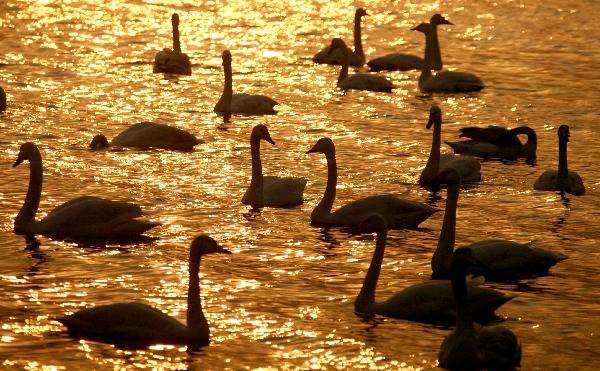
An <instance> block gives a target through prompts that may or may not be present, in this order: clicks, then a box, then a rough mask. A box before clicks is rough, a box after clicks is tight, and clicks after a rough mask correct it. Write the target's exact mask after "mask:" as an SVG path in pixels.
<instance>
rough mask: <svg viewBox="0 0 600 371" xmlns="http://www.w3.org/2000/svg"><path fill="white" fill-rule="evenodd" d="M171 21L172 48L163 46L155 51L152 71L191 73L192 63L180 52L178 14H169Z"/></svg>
mask: <svg viewBox="0 0 600 371" xmlns="http://www.w3.org/2000/svg"><path fill="white" fill-rule="evenodd" d="M171 23H172V25H173V50H171V49H169V48H164V49H163V50H161V51H159V52H158V53H156V56H155V57H154V67H153V68H152V72H154V73H159V72H163V73H173V74H178V75H191V74H192V64H191V62H190V58H189V57H188V56H187V55H185V54H184V53H182V52H181V43H180V41H179V15H177V13H174V14H173V15H172V16H171Z"/></svg>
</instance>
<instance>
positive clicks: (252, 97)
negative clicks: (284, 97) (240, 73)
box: [231, 93, 277, 115]
mask: <svg viewBox="0 0 600 371" xmlns="http://www.w3.org/2000/svg"><path fill="white" fill-rule="evenodd" d="M276 104H277V102H276V101H274V100H273V99H271V98H269V97H267V96H265V95H258V94H243V93H242V94H234V95H233V98H232V100H231V112H233V113H245V114H250V115H252V114H275V113H277V112H276V111H275V109H274V108H273V107H275V105H276Z"/></svg>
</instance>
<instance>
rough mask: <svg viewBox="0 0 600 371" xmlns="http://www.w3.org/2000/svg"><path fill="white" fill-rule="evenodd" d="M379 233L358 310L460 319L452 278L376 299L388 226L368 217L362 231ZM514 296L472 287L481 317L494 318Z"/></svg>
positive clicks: (375, 216) (471, 298)
mask: <svg viewBox="0 0 600 371" xmlns="http://www.w3.org/2000/svg"><path fill="white" fill-rule="evenodd" d="M373 232H375V233H377V244H376V247H375V251H374V253H373V258H372V260H371V265H370V266H369V270H368V271H367V275H366V276H365V280H364V282H363V286H362V289H361V291H360V293H359V294H358V297H357V298H356V301H355V304H354V305H355V306H354V308H355V312H357V313H359V314H362V315H374V314H380V315H383V316H386V317H392V318H402V319H409V320H416V321H423V322H434V323H449V322H452V321H454V320H455V319H456V304H455V303H454V295H453V292H452V285H451V283H450V281H448V280H432V281H425V282H422V283H418V284H416V285H412V286H410V287H407V288H405V289H404V290H402V291H400V292H399V293H397V294H394V295H392V296H391V297H389V298H388V299H386V300H385V301H381V302H376V301H375V288H376V287H377V280H378V278H379V271H380V269H381V263H382V261H383V254H384V249H385V240H386V236H387V225H386V222H385V219H384V218H383V217H382V216H381V215H378V214H371V215H369V216H367V217H366V218H365V219H364V220H363V221H362V222H361V224H360V225H359V227H358V233H373ZM510 299H512V297H510V296H507V295H504V294H503V293H502V292H500V291H496V290H492V289H488V288H484V287H478V286H477V285H476V284H473V285H471V286H470V292H469V298H468V300H469V303H470V304H471V305H472V306H473V312H474V316H475V317H476V318H478V319H481V320H489V319H491V318H493V317H495V315H494V311H495V310H496V308H498V307H499V306H501V305H502V304H504V303H506V302H507V301H509V300H510Z"/></svg>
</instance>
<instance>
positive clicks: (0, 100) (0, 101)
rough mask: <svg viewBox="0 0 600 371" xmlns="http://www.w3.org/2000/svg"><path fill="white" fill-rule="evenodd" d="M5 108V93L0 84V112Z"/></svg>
mask: <svg viewBox="0 0 600 371" xmlns="http://www.w3.org/2000/svg"><path fill="white" fill-rule="evenodd" d="M4 110H6V93H5V92H4V89H2V86H0V112H2V111H4Z"/></svg>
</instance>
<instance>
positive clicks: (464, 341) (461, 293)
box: [438, 247, 521, 370]
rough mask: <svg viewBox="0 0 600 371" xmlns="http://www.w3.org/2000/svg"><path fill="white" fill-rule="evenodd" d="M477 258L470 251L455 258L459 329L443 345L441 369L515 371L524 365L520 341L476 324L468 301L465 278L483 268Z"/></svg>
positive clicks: (497, 329)
mask: <svg viewBox="0 0 600 371" xmlns="http://www.w3.org/2000/svg"><path fill="white" fill-rule="evenodd" d="M476 259H477V258H475V257H473V255H472V253H471V250H470V249H469V248H466V247H462V248H460V249H457V250H456V251H455V252H454V254H453V256H452V289H453V291H454V297H455V301H456V304H457V308H456V311H457V318H456V328H455V329H454V330H453V331H452V332H451V333H450V335H448V336H447V337H446V338H445V339H444V341H443V342H442V345H441V348H440V352H439V354H438V360H439V363H440V367H444V368H447V369H450V370H513V369H514V368H515V367H518V366H519V365H520V362H521V345H520V344H519V341H518V340H517V337H516V336H515V335H514V334H513V333H512V331H510V330H509V329H507V328H506V327H503V326H491V327H482V326H479V325H477V324H474V323H473V318H472V315H471V306H470V305H469V301H468V300H467V295H468V294H469V291H470V290H471V289H470V288H468V289H467V284H466V280H465V276H466V275H467V273H468V272H469V271H471V270H472V269H478V268H480V267H479V265H480V263H478V262H477V260H476Z"/></svg>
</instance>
